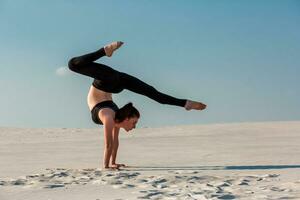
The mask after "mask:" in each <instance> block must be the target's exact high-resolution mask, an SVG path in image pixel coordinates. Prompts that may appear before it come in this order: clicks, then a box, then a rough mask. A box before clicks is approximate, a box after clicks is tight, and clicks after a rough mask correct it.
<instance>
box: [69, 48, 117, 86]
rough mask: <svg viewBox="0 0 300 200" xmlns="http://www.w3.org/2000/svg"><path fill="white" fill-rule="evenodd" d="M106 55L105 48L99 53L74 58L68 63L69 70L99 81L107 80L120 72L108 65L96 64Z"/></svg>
mask: <svg viewBox="0 0 300 200" xmlns="http://www.w3.org/2000/svg"><path fill="white" fill-rule="evenodd" d="M105 55H106V54H105V50H104V48H101V49H99V50H98V51H95V52H92V53H89V54H85V55H82V56H78V57H74V58H72V59H70V61H69V63H68V66H69V69H70V70H72V71H74V72H77V73H79V74H83V75H86V76H89V77H92V78H95V79H98V80H106V79H107V78H109V77H110V76H114V74H115V73H118V72H117V71H116V70H114V69H112V68H111V67H109V66H107V65H103V64H100V63H95V62H94V61H95V60H97V59H99V58H101V57H103V56H105Z"/></svg>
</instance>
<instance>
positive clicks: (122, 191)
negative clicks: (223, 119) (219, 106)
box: [0, 122, 300, 200]
mask: <svg viewBox="0 0 300 200" xmlns="http://www.w3.org/2000/svg"><path fill="white" fill-rule="evenodd" d="M102 133H103V132H102V129H100V128H99V129H63V128H61V129H24V128H0V200H44V199H45V200H50V199H51V200H68V199H70V200H77V199H78V200H82V199H84V200H97V199H99V200H100V199H101V200H102V199H105V200H106V199H199V200H201V199H245V200H246V199H247V200H249V199H255V200H259V199H300V145H299V144H300V122H270V123H240V124H215V125H195V126H177V127H163V128H142V129H136V130H134V131H133V132H131V133H130V134H126V133H125V132H123V131H122V132H121V137H120V147H119V153H118V160H117V161H119V162H120V163H125V164H127V165H129V166H130V167H128V168H124V169H122V170H120V171H101V169H100V167H101V162H102V154H103V150H102V148H103V136H102Z"/></svg>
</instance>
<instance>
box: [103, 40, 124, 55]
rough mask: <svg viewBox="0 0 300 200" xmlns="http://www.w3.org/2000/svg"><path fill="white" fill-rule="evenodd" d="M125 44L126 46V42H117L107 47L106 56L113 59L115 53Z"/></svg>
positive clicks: (105, 47) (105, 49) (105, 48)
mask: <svg viewBox="0 0 300 200" xmlns="http://www.w3.org/2000/svg"><path fill="white" fill-rule="evenodd" d="M123 44H124V42H121V41H117V42H112V43H110V44H107V45H105V46H104V51H105V54H106V56H108V57H111V56H112V55H113V53H114V51H115V50H117V49H118V48H120V47H121V46H122V45H123Z"/></svg>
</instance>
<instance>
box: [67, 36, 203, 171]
mask: <svg viewBox="0 0 300 200" xmlns="http://www.w3.org/2000/svg"><path fill="white" fill-rule="evenodd" d="M122 45H123V42H120V41H118V42H113V43H111V44H108V45H106V46H104V47H102V48H101V49H99V50H98V51H95V52H92V53H89V54H86V55H82V56H78V57H74V58H72V59H70V61H69V63H68V65H69V69H70V70H72V71H74V72H77V73H79V74H83V75H86V76H89V77H92V78H94V81H93V84H92V86H91V87H90V91H89V93H88V97H87V103H88V107H89V109H90V111H91V115H92V120H93V121H94V122H95V123H96V124H102V125H103V128H104V156H103V167H104V168H111V169H118V168H119V167H122V166H125V165H124V164H117V163H116V157H117V151H118V146H119V130H120V128H123V129H125V130H126V131H127V132H128V131H130V130H132V129H133V128H135V126H136V123H137V122H138V120H139V117H140V114H139V112H138V110H137V109H136V108H135V107H134V106H133V105H132V103H128V104H126V105H125V106H123V107H122V108H121V109H119V108H118V106H117V105H116V104H115V103H114V102H113V101H112V93H119V92H121V91H122V90H124V89H127V90H130V91H132V92H135V93H138V94H142V95H145V96H147V97H149V98H151V99H153V100H155V101H157V102H159V103H161V104H169V105H175V106H181V107H184V108H185V109H186V110H191V109H195V110H203V109H205V108H206V105H205V104H203V103H200V102H195V101H191V100H187V99H177V98H174V97H172V96H169V95H166V94H163V93H161V92H159V91H157V90H156V89H155V88H154V87H152V86H150V85H148V84H146V83H144V82H143V81H141V80H139V79H137V78H135V77H133V76H131V75H129V74H126V73H123V72H119V71H116V70H114V69H112V68H111V67H109V66H107V65H104V64H99V63H95V62H94V61H96V60H97V59H99V58H101V57H103V56H108V57H111V56H112V55H113V52H114V51H115V50H117V49H118V48H120V47H121V46H122ZM110 161H111V162H110ZM110 163H111V165H110Z"/></svg>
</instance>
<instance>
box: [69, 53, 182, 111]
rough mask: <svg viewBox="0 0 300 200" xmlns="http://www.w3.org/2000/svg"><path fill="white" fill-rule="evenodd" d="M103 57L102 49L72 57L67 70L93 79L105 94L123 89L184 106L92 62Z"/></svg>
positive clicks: (131, 78) (179, 101)
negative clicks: (98, 83) (99, 83)
mask: <svg viewBox="0 0 300 200" xmlns="http://www.w3.org/2000/svg"><path fill="white" fill-rule="evenodd" d="M105 55H106V54H105V51H104V48H101V49H99V50H98V51H95V52H92V53H89V54H85V55H82V56H78V57H74V58H72V59H70V61H69V69H70V70H72V71H74V72H77V73H79V74H83V75H86V76H89V77H92V78H94V79H95V80H94V83H95V82H97V81H99V82H101V85H100V87H97V88H98V89H101V90H104V91H107V92H111V93H119V92H121V91H122V90H123V89H127V90H130V91H132V92H135V93H138V94H141V95H145V96H147V97H149V98H151V99H153V100H155V101H157V102H159V103H161V104H169V105H175V106H181V107H184V106H185V103H186V99H177V98H175V97H172V96H169V95H166V94H163V93H161V92H159V91H157V90H156V89H155V88H154V87H152V86H150V85H148V84H146V83H144V82H143V81H141V80H139V79H137V78H136V77H133V76H131V75H129V74H126V73H123V72H119V71H117V70H115V69H112V68H111V67H109V66H107V65H103V64H99V63H96V62H94V61H95V60H97V59H99V58H101V57H103V56H105ZM94 83H93V85H94ZM95 86H96V85H95Z"/></svg>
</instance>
